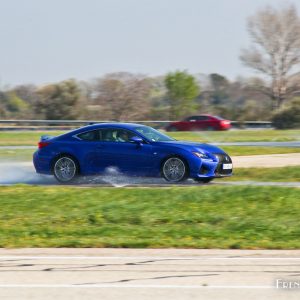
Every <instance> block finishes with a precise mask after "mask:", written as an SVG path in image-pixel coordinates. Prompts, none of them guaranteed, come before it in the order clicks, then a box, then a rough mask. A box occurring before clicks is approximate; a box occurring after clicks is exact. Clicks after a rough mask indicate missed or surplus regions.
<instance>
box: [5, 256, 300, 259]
mask: <svg viewBox="0 0 300 300" xmlns="http://www.w3.org/2000/svg"><path fill="white" fill-rule="evenodd" d="M7 259H20V260H22V259H27V260H28V259H32V260H36V259H37V260H39V259H48V260H52V259H53V260H60V259H62V260H82V259H85V260H101V259H103V260H110V259H116V260H128V259H145V260H160V259H164V260H300V257H197V256H196V257H191V256H188V257H184V256H183V257H178V256H177V257H171V256H24V255H23V256H21V255H20V256H19V255H9V256H5V255H4V256H0V260H7Z"/></svg>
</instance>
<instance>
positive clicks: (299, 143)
mask: <svg viewBox="0 0 300 300" xmlns="http://www.w3.org/2000/svg"><path fill="white" fill-rule="evenodd" d="M210 144H211V145H215V146H257V147H258V146H259V147H292V148H300V141H291V142H228V143H227V142H219V143H210ZM36 148H37V147H36V146H22V145H20V146H0V150H1V149H3V150H17V149H20V150H22V149H36Z"/></svg>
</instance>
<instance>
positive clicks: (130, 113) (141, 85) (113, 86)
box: [96, 73, 151, 121]
mask: <svg viewBox="0 0 300 300" xmlns="http://www.w3.org/2000/svg"><path fill="white" fill-rule="evenodd" d="M150 90H151V86H150V82H149V80H148V79H147V78H145V77H144V76H141V75H133V74H130V73H111V74H108V75H106V76H105V77H104V78H101V79H100V80H99V81H98V82H97V84H96V92H97V95H96V103H97V104H99V105H100V106H101V108H102V114H103V118H105V119H109V118H111V119H113V120H116V121H120V120H124V121H128V120H130V119H131V120H133V119H136V120H139V119H141V118H143V117H145V115H146V114H147V112H148V111H149V101H148V100H149V95H150ZM104 116H105V117H104Z"/></svg>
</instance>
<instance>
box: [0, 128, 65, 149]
mask: <svg viewBox="0 0 300 300" xmlns="http://www.w3.org/2000/svg"><path fill="white" fill-rule="evenodd" d="M62 133H63V131H0V146H19V145H21V146H36V145H37V143H38V142H39V140H40V137H41V136H42V135H53V136H56V135H59V134H62Z"/></svg>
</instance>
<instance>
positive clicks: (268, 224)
mask: <svg viewBox="0 0 300 300" xmlns="http://www.w3.org/2000/svg"><path fill="white" fill-rule="evenodd" d="M0 199H1V200H0V201H1V210H0V246H1V247H134V248H163V247H180V248H223V249H227V248H233V249H235V248H240V249H258V248H266V249H296V248H297V249H299V248H300V229H299V228H300V218H299V213H300V201H299V189H296V188H280V187H251V186H238V187H230V186H226V187H223V186H198V187H172V188H151V189H149V188H139V189H137V188H119V189H114V188H89V189H84V188H82V189H79V188H71V187H69V188H65V187H59V188H57V187H30V186H14V187H1V188H0Z"/></svg>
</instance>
